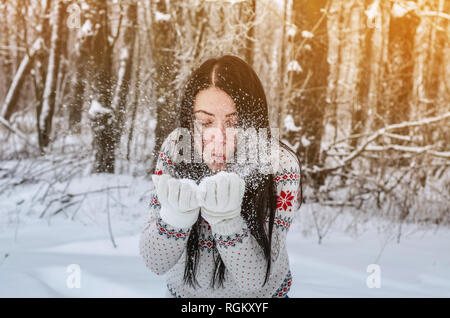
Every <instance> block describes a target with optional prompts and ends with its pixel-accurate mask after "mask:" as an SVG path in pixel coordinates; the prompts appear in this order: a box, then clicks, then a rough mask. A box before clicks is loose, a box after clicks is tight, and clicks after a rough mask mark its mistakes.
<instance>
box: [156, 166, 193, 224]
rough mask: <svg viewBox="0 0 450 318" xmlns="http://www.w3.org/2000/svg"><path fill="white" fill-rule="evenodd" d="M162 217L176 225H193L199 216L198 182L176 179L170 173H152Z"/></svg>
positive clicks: (168, 222)
mask: <svg viewBox="0 0 450 318" xmlns="http://www.w3.org/2000/svg"><path fill="white" fill-rule="evenodd" d="M152 180H153V184H154V186H155V188H156V193H157V196H158V200H159V202H160V204H161V210H160V216H161V219H162V220H163V221H164V222H166V223H167V224H170V225H172V226H174V227H179V228H186V227H190V226H192V225H193V224H194V223H195V222H196V221H197V218H198V214H199V212H200V206H199V204H198V201H197V195H196V193H197V188H198V186H197V184H196V183H195V182H194V181H193V180H190V179H176V178H173V177H171V176H170V175H168V174H163V175H156V174H154V175H152Z"/></svg>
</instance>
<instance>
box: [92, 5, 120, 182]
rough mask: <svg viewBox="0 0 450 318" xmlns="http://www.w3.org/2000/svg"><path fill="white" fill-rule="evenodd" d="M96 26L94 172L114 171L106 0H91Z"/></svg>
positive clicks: (93, 90)
mask: <svg viewBox="0 0 450 318" xmlns="http://www.w3.org/2000/svg"><path fill="white" fill-rule="evenodd" d="M90 6H92V8H93V12H92V13H93V15H94V17H93V25H94V26H96V27H95V35H94V36H93V37H92V43H91V50H90V52H91V53H90V55H91V59H90V67H89V70H90V71H91V76H90V77H91V79H92V99H91V106H90V109H89V118H90V120H91V127H92V131H93V140H92V142H93V149H94V156H95V160H94V165H93V167H92V172H93V173H114V167H115V162H114V161H115V143H114V135H113V129H114V114H113V111H112V109H111V93H110V92H111V62H112V61H111V60H112V56H111V45H110V43H109V40H108V37H109V24H108V15H107V12H108V6H107V3H106V1H94V0H92V1H91V3H90Z"/></svg>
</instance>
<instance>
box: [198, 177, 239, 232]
mask: <svg viewBox="0 0 450 318" xmlns="http://www.w3.org/2000/svg"><path fill="white" fill-rule="evenodd" d="M244 192H245V181H244V180H243V179H242V178H241V177H239V176H238V175H237V174H236V173H229V172H223V171H222V172H219V173H217V174H216V175H214V176H211V177H206V178H204V179H203V180H202V181H201V183H200V184H199V188H198V190H197V201H198V203H199V204H200V206H201V215H202V217H203V218H204V219H205V220H206V221H207V222H208V223H209V224H217V223H219V222H220V221H222V220H225V219H231V218H234V217H236V216H238V215H240V214H241V204H242V199H243V197H244Z"/></svg>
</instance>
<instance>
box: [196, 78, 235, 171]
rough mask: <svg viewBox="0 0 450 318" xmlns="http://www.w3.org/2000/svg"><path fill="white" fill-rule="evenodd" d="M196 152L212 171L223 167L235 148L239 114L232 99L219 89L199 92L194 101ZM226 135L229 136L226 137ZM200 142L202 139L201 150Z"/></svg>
mask: <svg viewBox="0 0 450 318" xmlns="http://www.w3.org/2000/svg"><path fill="white" fill-rule="evenodd" d="M193 114H194V134H195V136H199V137H200V136H201V138H195V150H196V151H197V153H199V154H200V153H202V158H203V160H204V162H205V163H206V164H207V165H208V167H209V168H210V169H211V170H213V171H220V170H223V169H224V168H225V167H226V162H225V161H226V160H227V158H232V157H233V155H234V151H235V147H236V132H235V131H234V129H235V128H237V124H238V115H237V112H236V106H235V104H234V101H233V99H232V98H231V97H230V96H229V95H228V94H227V93H225V92H224V91H223V90H221V89H220V88H218V87H215V86H211V87H209V88H207V89H204V90H201V91H200V92H199V93H198V94H197V96H196V98H195V101H194V112H193ZM227 132H228V136H227ZM201 140H203V151H202V145H201Z"/></svg>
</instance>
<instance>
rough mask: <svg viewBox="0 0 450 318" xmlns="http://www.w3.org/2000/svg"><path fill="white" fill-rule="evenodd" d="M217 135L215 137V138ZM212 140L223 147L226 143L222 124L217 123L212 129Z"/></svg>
mask: <svg viewBox="0 0 450 318" xmlns="http://www.w3.org/2000/svg"><path fill="white" fill-rule="evenodd" d="M216 135H217V136H216ZM212 136H213V140H214V142H216V143H221V144H223V145H225V143H226V129H225V125H224V124H223V123H218V124H217V125H216V126H215V127H214V133H213V134H212Z"/></svg>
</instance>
